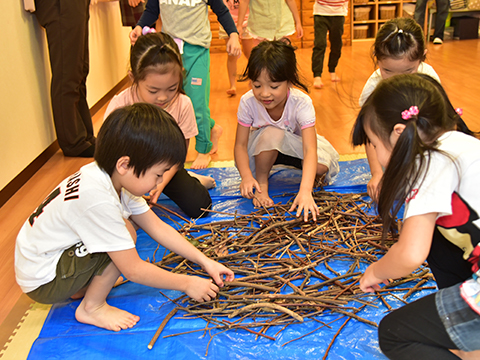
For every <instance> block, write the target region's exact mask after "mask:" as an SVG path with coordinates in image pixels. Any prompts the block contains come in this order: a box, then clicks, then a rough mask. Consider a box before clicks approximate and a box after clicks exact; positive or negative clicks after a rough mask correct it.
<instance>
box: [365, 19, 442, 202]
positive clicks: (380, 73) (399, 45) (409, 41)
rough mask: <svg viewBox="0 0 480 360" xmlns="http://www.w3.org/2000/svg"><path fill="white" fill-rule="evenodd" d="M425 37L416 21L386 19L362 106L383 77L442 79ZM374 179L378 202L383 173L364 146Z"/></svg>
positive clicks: (372, 184)
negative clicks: (418, 75) (429, 58)
mask: <svg viewBox="0 0 480 360" xmlns="http://www.w3.org/2000/svg"><path fill="white" fill-rule="evenodd" d="M426 54H427V49H426V47H425V36H424V35H423V30H422V28H421V27H420V25H418V24H417V23H416V22H415V20H413V19H410V18H395V19H391V20H389V21H387V22H386V23H385V24H383V25H382V27H381V28H380V29H379V30H378V33H377V36H376V37H375V43H374V44H373V53H372V58H373V59H374V61H375V63H376V65H378V69H377V70H376V71H375V72H374V73H373V74H372V75H371V76H370V78H369V79H368V80H367V83H366V84H365V86H364V88H363V90H362V94H361V95H360V101H359V102H360V106H362V105H363V104H364V103H365V101H366V100H367V98H368V97H369V95H370V94H371V93H372V92H373V90H374V89H375V88H376V86H377V85H378V83H379V82H380V81H381V80H382V79H387V78H389V77H391V76H394V75H398V74H413V73H416V72H418V73H421V74H427V75H429V76H431V77H433V78H434V79H435V80H437V81H438V82H440V78H439V77H438V75H437V73H436V72H435V70H433V68H432V67H431V66H430V65H428V64H426V63H425V62H424V61H425V57H426ZM365 151H366V153H367V159H368V163H369V165H370V172H371V173H372V178H371V180H370V181H369V182H368V184H367V190H368V194H369V195H370V197H371V198H372V199H373V200H374V201H376V200H377V197H378V193H379V188H378V184H379V183H380V180H381V178H382V175H383V169H382V167H381V166H380V164H379V162H378V160H377V158H376V155H375V151H374V150H373V149H372V147H371V146H370V145H368V144H367V145H366V146H365Z"/></svg>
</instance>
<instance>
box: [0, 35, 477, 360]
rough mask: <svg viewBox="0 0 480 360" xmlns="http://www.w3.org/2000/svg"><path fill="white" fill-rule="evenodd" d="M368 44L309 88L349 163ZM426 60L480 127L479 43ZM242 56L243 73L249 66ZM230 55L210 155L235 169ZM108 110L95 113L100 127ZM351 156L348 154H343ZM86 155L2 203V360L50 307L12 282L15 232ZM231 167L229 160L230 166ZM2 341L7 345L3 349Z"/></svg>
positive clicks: (305, 59)
mask: <svg viewBox="0 0 480 360" xmlns="http://www.w3.org/2000/svg"><path fill="white" fill-rule="evenodd" d="M370 46H371V42H356V43H354V45H353V46H351V47H344V49H343V54H342V58H341V60H340V64H339V66H338V68H337V70H338V71H337V73H338V75H339V76H340V77H341V79H342V81H341V82H340V83H338V85H337V86H334V84H333V83H331V82H330V80H329V77H328V74H326V75H325V76H324V83H325V87H324V88H323V89H321V90H314V89H312V90H311V93H310V96H311V97H312V100H313V103H314V105H315V109H316V112H317V130H318V132H319V133H320V134H322V135H323V136H325V137H326V138H327V139H328V140H329V141H330V142H331V143H332V145H333V146H334V147H335V148H336V149H337V151H338V152H339V153H340V154H342V155H344V156H342V159H344V160H351V159H353V158H356V157H357V156H362V154H363V152H364V150H363V148H356V149H354V148H352V146H351V145H350V142H349V136H350V131H351V126H352V124H353V121H354V119H355V115H356V113H357V111H358V107H357V99H358V96H359V95H360V92H361V90H362V88H363V85H364V83H365V81H366V80H367V78H368V77H369V75H370V74H371V73H372V71H373V70H374V65H373V62H372V60H371V58H370ZM428 51H429V52H428V54H427V58H428V60H427V62H429V63H430V64H431V65H432V66H433V67H434V69H435V70H436V71H437V73H438V74H439V76H440V79H441V80H442V83H443V85H444V87H445V89H446V91H447V93H448V94H449V96H450V99H451V100H452V103H453V104H454V106H456V107H462V108H463V111H464V115H463V118H464V119H465V121H466V122H467V124H468V125H469V126H470V127H471V128H472V129H473V130H480V116H479V115H480V101H478V93H479V90H480V67H479V66H478V64H479V63H480V40H462V41H450V42H448V41H447V42H445V43H444V44H443V45H441V46H433V45H432V44H429V46H428ZM297 57H298V62H299V67H300V69H301V70H302V72H303V74H304V75H305V77H306V79H307V80H308V81H310V83H312V82H313V78H312V74H311V72H310V62H311V60H310V57H311V50H310V49H300V50H298V52H297ZM245 63H246V62H245V59H244V58H242V59H240V61H239V70H241V69H243V67H244V66H245ZM225 66H226V55H225V54H213V55H212V66H211V68H212V89H211V101H210V107H211V112H212V117H213V118H214V119H215V120H216V121H217V123H218V124H220V125H221V126H222V127H223V128H224V133H223V135H222V137H221V139H220V142H219V151H218V153H217V154H215V155H213V156H212V160H213V161H214V163H215V164H217V166H231V164H232V163H231V161H232V160H233V143H234V139H235V129H236V110H237V106H238V102H239V100H240V96H241V94H243V93H245V92H246V91H247V90H248V89H249V85H248V83H238V84H237V93H238V94H239V95H237V96H235V97H228V96H227V95H226V93H225V90H226V89H227V87H228V80H227V76H226V68H225ZM103 111H104V109H102V110H100V111H99V112H98V113H97V114H96V115H95V117H94V121H95V127H96V129H98V127H99V125H100V123H101V118H102V117H103ZM193 145H194V144H193V143H192V144H191V147H190V150H189V154H188V156H187V161H193V160H194V158H195V155H196V154H195V151H194V150H193ZM346 155H348V157H347V156H346ZM90 161H91V160H88V159H79V158H73V159H72V158H65V157H63V155H62V154H61V153H60V152H58V153H56V154H55V155H54V156H53V157H52V159H51V160H50V161H48V162H47V163H46V164H45V165H44V166H43V167H42V169H40V170H39V171H38V172H37V174H35V175H34V176H33V177H32V179H31V180H30V181H29V182H28V183H27V184H26V185H25V186H24V187H23V188H22V189H20V190H19V191H18V192H17V194H15V195H14V196H13V197H12V198H11V199H10V200H9V201H8V202H7V203H6V204H5V205H4V206H3V207H2V208H0V229H2V231H1V232H0V294H2V296H1V298H0V324H1V326H0V346H3V350H1V351H0V358H2V360H3V359H15V360H21V359H24V358H26V356H27V354H28V351H29V349H30V347H31V344H32V342H33V341H34V339H35V338H36V336H37V334H38V332H39V331H40V329H41V326H42V324H43V319H44V317H45V316H46V314H47V313H48V307H45V306H42V305H38V304H33V303H32V302H31V301H30V300H29V299H28V298H27V297H26V296H25V295H22V293H21V291H20V289H19V287H18V285H17V284H16V283H15V278H14V272H13V249H14V244H15V237H16V234H17V233H18V231H19V229H20V227H21V225H22V224H23V222H24V221H25V219H26V218H27V217H28V215H29V214H30V213H31V211H33V210H34V208H35V207H36V205H38V204H39V203H40V202H41V201H42V200H43V199H44V198H45V196H46V195H48V193H49V192H50V191H51V190H52V189H53V187H54V186H55V185H57V184H58V183H59V182H60V181H61V180H63V179H64V178H65V177H67V176H68V175H70V174H72V173H74V172H75V171H76V170H78V168H80V167H81V166H82V165H84V164H86V163H88V162H90ZM226 164H230V165H226ZM4 345H5V346H4Z"/></svg>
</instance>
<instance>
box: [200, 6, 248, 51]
mask: <svg viewBox="0 0 480 360" xmlns="http://www.w3.org/2000/svg"><path fill="white" fill-rule="evenodd" d="M208 4H209V5H210V8H211V9H212V11H213V12H214V13H215V15H217V19H218V22H219V23H220V24H221V25H222V26H223V28H224V29H225V32H226V33H227V34H228V37H229V38H228V42H227V53H228V55H231V56H239V55H240V54H241V53H242V48H241V46H240V41H239V40H238V32H237V27H236V25H235V22H234V21H233V18H232V14H230V10H228V8H227V6H226V5H225V3H224V2H223V0H209V1H208Z"/></svg>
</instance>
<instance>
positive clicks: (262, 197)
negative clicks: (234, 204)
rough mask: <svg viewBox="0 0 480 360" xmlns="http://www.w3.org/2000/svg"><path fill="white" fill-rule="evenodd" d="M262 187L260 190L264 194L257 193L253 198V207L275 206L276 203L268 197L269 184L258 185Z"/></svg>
mask: <svg viewBox="0 0 480 360" xmlns="http://www.w3.org/2000/svg"><path fill="white" fill-rule="evenodd" d="M258 185H260V189H261V190H262V192H258V191H256V192H255V196H254V198H253V206H255V207H269V206H273V205H274V202H273V200H272V199H271V198H270V196H269V195H268V184H258Z"/></svg>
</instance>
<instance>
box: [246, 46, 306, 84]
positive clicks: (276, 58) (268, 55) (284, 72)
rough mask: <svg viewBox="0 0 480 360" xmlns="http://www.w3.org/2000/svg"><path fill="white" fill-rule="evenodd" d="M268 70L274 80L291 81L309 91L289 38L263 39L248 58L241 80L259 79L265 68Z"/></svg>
mask: <svg viewBox="0 0 480 360" xmlns="http://www.w3.org/2000/svg"><path fill="white" fill-rule="evenodd" d="M264 69H265V70H266V71H267V73H268V76H269V77H270V80H271V81H273V82H282V81H289V82H290V83H291V84H292V85H295V86H296V87H299V88H301V89H303V90H304V91H305V92H308V87H307V85H305V83H304V82H303V80H301V79H300V75H299V72H298V68H297V58H296V57H295V48H294V47H293V46H292V44H291V43H290V40H288V39H287V38H285V39H282V40H274V41H262V42H261V43H260V44H258V45H257V46H255V47H254V48H253V49H252V52H251V53H250V57H249V58H248V64H247V67H246V69H245V71H244V72H243V74H242V75H241V77H240V81H245V80H247V79H250V80H251V81H255V80H257V79H258V77H259V76H260V74H261V73H262V71H263V70H264Z"/></svg>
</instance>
